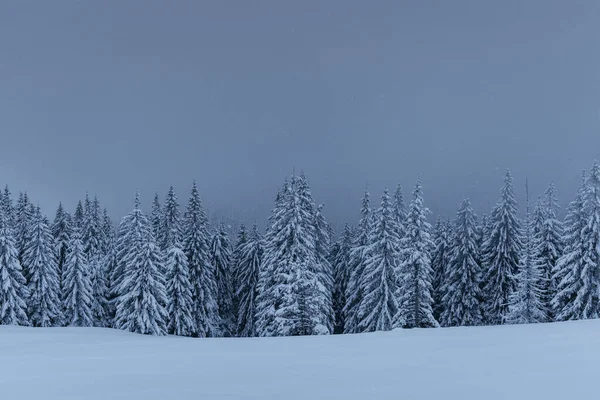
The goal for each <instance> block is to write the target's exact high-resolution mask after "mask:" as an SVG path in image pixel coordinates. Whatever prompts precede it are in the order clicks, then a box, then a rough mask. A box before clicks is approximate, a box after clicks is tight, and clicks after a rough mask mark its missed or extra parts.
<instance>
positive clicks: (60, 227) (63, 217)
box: [52, 203, 71, 293]
mask: <svg viewBox="0 0 600 400" xmlns="http://www.w3.org/2000/svg"><path fill="white" fill-rule="evenodd" d="M52 236H53V237H54V243H55V244H56V259H57V262H58V278H59V286H60V293H64V291H63V281H62V278H63V271H64V265H65V262H66V260H67V252H68V250H69V241H70V240H71V216H70V215H69V213H67V212H66V211H65V210H64V208H63V205H62V203H59V205H58V209H57V210H56V217H55V218H54V223H53V224H52Z"/></svg>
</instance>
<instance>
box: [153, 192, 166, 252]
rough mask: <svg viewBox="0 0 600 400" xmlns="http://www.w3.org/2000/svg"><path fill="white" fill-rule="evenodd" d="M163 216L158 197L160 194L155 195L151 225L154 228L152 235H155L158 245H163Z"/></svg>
mask: <svg viewBox="0 0 600 400" xmlns="http://www.w3.org/2000/svg"><path fill="white" fill-rule="evenodd" d="M162 217H163V215H162V210H161V208H160V199H159V197H158V192H156V193H155V194H154V201H153V202H152V214H150V224H151V226H152V234H153V235H154V237H155V239H156V242H157V243H162V242H163V238H162V234H163V227H162V222H163V220H162V219H163V218H162Z"/></svg>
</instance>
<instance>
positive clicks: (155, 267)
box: [115, 196, 168, 335]
mask: <svg viewBox="0 0 600 400" xmlns="http://www.w3.org/2000/svg"><path fill="white" fill-rule="evenodd" d="M128 228H129V232H128V233H127V234H126V236H127V237H128V238H129V240H127V245H126V246H125V248H124V249H123V251H122V252H123V257H122V260H123V261H124V262H125V265H124V268H123V276H122V279H121V280H120V284H119V286H120V288H119V297H118V298H117V303H116V321H115V325H116V327H117V328H119V329H124V330H128V331H130V332H135V333H141V334H146V335H166V333H167V322H168V314H167V310H166V309H165V304H167V295H166V289H165V279H164V276H163V275H162V273H161V270H162V268H161V264H162V263H163V261H164V260H163V257H162V254H161V252H160V250H159V249H158V247H157V246H156V243H155V239H154V236H153V235H152V228H151V226H150V224H149V222H148V220H147V219H146V217H145V216H144V215H143V213H142V211H141V210H140V208H139V196H136V202H135V205H134V209H133V211H132V212H131V213H130V218H129V224H128Z"/></svg>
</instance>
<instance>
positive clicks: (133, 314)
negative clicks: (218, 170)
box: [0, 163, 600, 337]
mask: <svg viewBox="0 0 600 400" xmlns="http://www.w3.org/2000/svg"><path fill="white" fill-rule="evenodd" d="M274 195H275V196H274V206H273V209H272V212H271V216H270V217H269V219H268V222H267V227H266V229H265V230H264V232H261V231H260V230H259V229H258V228H257V225H256V222H258V221H255V224H254V225H253V226H252V227H251V228H250V229H248V228H246V226H244V225H242V224H239V223H237V222H236V226H235V227H233V226H232V225H233V222H232V224H229V225H228V224H225V223H223V220H222V219H221V220H220V221H219V220H218V219H215V218H213V219H212V220H213V221H214V222H213V223H210V221H211V219H210V218H208V217H207V215H208V213H207V211H206V210H205V208H204V205H203V203H202V200H201V195H200V190H199V188H198V185H197V184H196V182H194V183H193V184H192V185H191V190H190V191H189V195H188V196H187V201H186V202H185V207H184V208H182V207H181V206H180V202H179V198H178V196H177V193H176V191H175V189H174V188H173V187H171V188H170V189H169V191H168V192H167V193H166V194H165V197H164V201H161V196H160V195H159V194H155V195H153V196H152V197H151V201H148V202H147V204H146V205H145V207H146V208H148V209H149V210H150V212H149V213H147V214H146V213H145V212H144V211H143V210H144V208H145V207H144V204H143V202H142V197H141V196H140V194H136V195H135V197H134V198H133V204H132V211H131V212H130V213H128V214H127V215H126V216H125V217H123V218H122V220H121V221H120V222H119V224H118V225H115V224H113V222H112V221H111V220H110V218H109V213H108V211H107V210H106V209H103V208H102V207H101V204H100V200H99V199H98V198H97V197H93V198H92V197H90V196H89V195H87V194H86V196H85V198H84V199H83V201H80V202H78V204H77V207H76V208H75V210H72V211H73V213H72V214H70V213H69V211H68V210H66V209H65V207H64V206H63V204H59V205H58V207H57V210H56V213H55V215H54V218H53V219H52V222H50V219H49V218H48V217H47V216H45V215H44V214H43V213H42V211H41V209H40V208H39V207H36V206H34V205H33V202H32V200H31V199H30V198H29V196H28V194H27V193H25V192H23V193H19V195H18V196H17V198H16V200H15V199H14V198H13V196H12V193H11V192H10V190H9V188H8V187H6V188H5V190H4V192H3V193H2V194H1V195H0V324H3V325H23V326H36V327H38V326H39V327H50V326H81V327H89V326H98V327H112V328H116V329H123V330H127V331H131V332H136V333H141V334H150V335H166V334H173V335H179V336H192V337H232V336H239V337H253V336H301V335H327V334H342V333H363V332H372V331H381V330H391V329H394V328H433V327H439V326H443V327H450V326H475V325H498V324H520V323H539V322H552V321H565V320H576V319H590V318H598V317H600V165H598V164H597V163H594V165H593V166H592V168H591V169H590V170H589V171H588V172H584V173H583V174H582V177H581V182H580V186H579V189H578V191H577V193H575V194H574V198H573V200H572V201H571V202H570V203H569V205H568V207H567V208H566V217H565V218H564V220H561V219H559V217H558V214H559V208H560V206H559V201H558V195H557V192H556V188H555V186H554V185H553V183H551V182H550V183H549V185H548V188H547V189H546V190H545V191H544V193H539V196H536V197H537V200H536V201H531V198H530V193H529V190H528V187H527V196H526V198H525V199H523V203H522V204H525V213H524V214H523V215H521V214H520V213H519V206H518V201H517V198H516V197H515V180H514V178H513V177H512V175H511V174H510V172H509V171H506V173H505V175H504V181H503V183H502V185H501V187H500V191H499V197H498V202H497V204H496V205H495V206H494V207H493V208H492V210H489V212H488V213H486V214H484V215H483V216H482V217H481V218H479V217H478V216H477V214H476V212H475V210H474V209H473V208H472V206H471V202H470V200H469V199H464V200H463V201H461V203H460V204H459V205H458V207H457V212H456V215H455V216H452V217H451V218H449V219H439V220H438V222H437V223H436V224H435V225H432V224H431V222H430V221H429V219H430V212H429V210H428V208H427V196H426V186H424V185H423V184H422V183H421V182H417V183H416V184H415V186H414V189H413V190H412V193H411V195H410V196H406V199H407V200H406V201H405V194H404V192H403V188H402V186H400V185H398V186H397V187H396V188H395V189H394V190H393V192H390V191H388V189H385V190H384V191H383V193H382V194H381V196H380V197H379V199H378V200H377V202H375V201H373V199H372V197H371V194H370V193H369V191H368V190H365V192H364V195H363V196H362V199H357V208H359V209H360V218H359V220H358V221H347V223H346V225H345V226H343V229H342V230H341V231H340V232H337V233H336V232H333V229H332V228H331V226H330V225H329V223H328V221H327V219H326V216H327V207H326V206H324V205H322V204H319V203H318V202H317V201H316V200H315V198H314V197H313V194H312V192H311V190H310V184H309V180H308V178H307V177H306V176H304V174H300V175H296V174H293V175H291V176H289V177H288V178H287V179H286V180H285V181H284V182H283V184H282V186H281V188H280V189H279V190H278V192H277V193H275V194H274ZM148 200H150V199H148ZM407 204H408V205H407ZM236 229H237V231H236Z"/></svg>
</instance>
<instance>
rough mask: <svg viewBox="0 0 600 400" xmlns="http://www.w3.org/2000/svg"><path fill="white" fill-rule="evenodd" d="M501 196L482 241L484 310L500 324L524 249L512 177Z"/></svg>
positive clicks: (487, 315) (507, 176)
mask: <svg viewBox="0 0 600 400" xmlns="http://www.w3.org/2000/svg"><path fill="white" fill-rule="evenodd" d="M500 193H501V198H500V201H499V202H498V204H497V205H496V207H495V208H494V210H493V211H492V215H491V217H490V222H489V223H490V232H489V236H488V237H487V238H486V241H485V243H484V244H483V257H484V263H485V266H486V269H487V270H486V271H485V273H484V278H483V279H484V297H485V298H486V304H485V313H486V317H487V320H488V323H490V324H492V325H499V324H502V323H504V322H505V318H506V316H507V315H508V305H509V297H510V295H511V293H512V292H513V291H514V290H515V288H516V280H515V277H516V275H517V272H518V265H519V255H520V254H521V251H522V248H523V246H522V243H521V223H520V221H519V219H518V216H517V202H516V201H515V195H514V188H513V179H512V176H511V174H510V172H509V171H507V172H506V175H505V177H504V185H503V187H502V190H501V192H500Z"/></svg>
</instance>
